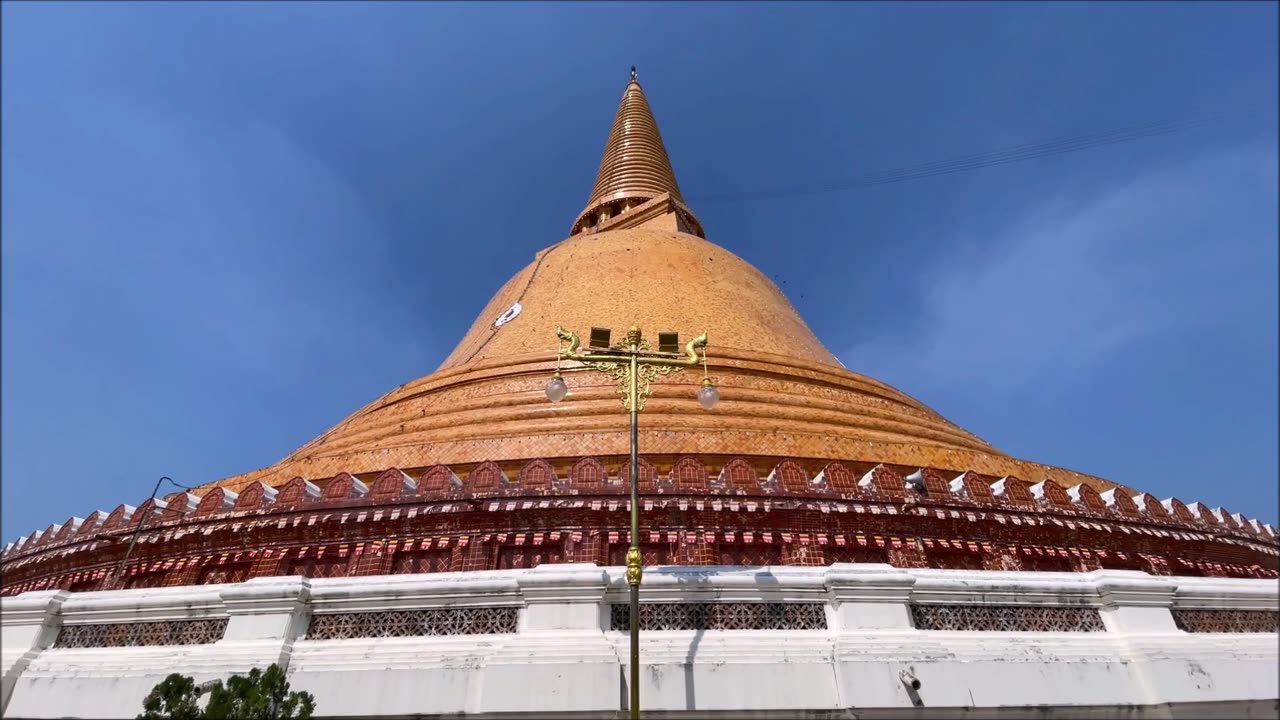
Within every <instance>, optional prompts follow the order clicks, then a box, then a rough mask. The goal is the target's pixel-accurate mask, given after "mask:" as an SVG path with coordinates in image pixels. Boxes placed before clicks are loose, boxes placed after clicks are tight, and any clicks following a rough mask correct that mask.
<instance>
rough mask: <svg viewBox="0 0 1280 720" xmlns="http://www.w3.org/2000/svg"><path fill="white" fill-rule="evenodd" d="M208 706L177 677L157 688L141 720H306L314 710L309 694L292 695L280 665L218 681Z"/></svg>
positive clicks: (185, 679) (189, 682) (191, 683)
mask: <svg viewBox="0 0 1280 720" xmlns="http://www.w3.org/2000/svg"><path fill="white" fill-rule="evenodd" d="M205 689H207V692H208V693H209V702H208V704H207V705H205V707H204V708H203V709H201V708H200V706H199V704H198V703H197V699H198V698H199V696H200V694H201V692H202V690H203V689H202V688H197V687H196V684H195V682H194V681H193V680H192V679H191V678H189V677H186V676H183V675H178V674H177V673H174V674H173V675H170V676H169V677H167V678H165V679H164V681H163V682H161V683H160V684H159V685H156V686H155V688H154V689H152V691H151V693H150V694H149V695H147V697H146V699H145V700H143V702H142V708H143V713H142V714H141V715H139V716H138V720H307V719H308V718H310V717H311V713H312V711H313V710H315V698H313V697H312V695H311V693H308V692H290V691H289V681H288V680H287V679H285V675H284V670H281V669H280V666H279V665H275V664H273V665H271V667H268V668H267V669H266V671H265V672H264V671H262V670H260V669H258V668H254V669H252V670H250V671H249V674H248V675H247V676H245V675H233V676H231V677H230V678H229V679H228V680H227V682H226V684H223V682H222V681H221V680H215V681H214V682H213V683H211V684H210V685H209V686H208V687H207V688H205Z"/></svg>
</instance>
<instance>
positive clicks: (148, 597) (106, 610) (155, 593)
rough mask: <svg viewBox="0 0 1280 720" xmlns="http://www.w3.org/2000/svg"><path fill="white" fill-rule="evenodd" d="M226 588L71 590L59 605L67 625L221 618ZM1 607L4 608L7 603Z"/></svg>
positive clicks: (223, 614) (223, 610) (223, 611)
mask: <svg viewBox="0 0 1280 720" xmlns="http://www.w3.org/2000/svg"><path fill="white" fill-rule="evenodd" d="M227 587H229V586H228V585H195V586H185V587H174V588H147V589H139V590H114V591H113V590H103V591H98V592H87V593H72V594H71V596H70V597H69V598H68V599H67V601H66V602H65V603H64V604H63V606H62V614H63V615H64V616H65V617H64V622H65V623H66V624H68V625H72V624H75V625H81V624H95V623H116V622H164V621H166V620H194V619H199V618H207V617H225V616H226V608H225V607H224V605H223V602H222V595H221V593H222V591H223V589H225V588H227ZM19 597H25V594H24V595H19ZM4 608H5V610H6V611H7V610H8V605H7V604H6V605H5V606H4Z"/></svg>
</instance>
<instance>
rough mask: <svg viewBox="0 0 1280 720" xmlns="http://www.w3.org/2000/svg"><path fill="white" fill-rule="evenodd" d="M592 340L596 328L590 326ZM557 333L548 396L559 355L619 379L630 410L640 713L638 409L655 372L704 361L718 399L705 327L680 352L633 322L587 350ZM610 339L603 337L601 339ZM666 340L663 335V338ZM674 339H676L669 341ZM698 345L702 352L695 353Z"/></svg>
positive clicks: (555, 386)
mask: <svg viewBox="0 0 1280 720" xmlns="http://www.w3.org/2000/svg"><path fill="white" fill-rule="evenodd" d="M592 335H593V340H594V336H595V333H594V331H593V333H592ZM556 337H558V338H560V340H562V341H564V342H567V343H569V346H568V348H564V347H561V348H560V349H559V351H558V352H557V354H556V373H555V376H554V377H552V378H551V380H550V381H549V382H548V383H547V387H546V393H547V399H548V400H550V401H551V402H553V403H558V402H560V401H561V400H563V399H564V397H565V395H567V394H568V392H569V387H568V385H566V384H565V382H564V379H563V378H562V377H561V376H560V360H562V359H564V360H576V361H578V362H581V363H583V364H584V365H587V366H589V367H593V368H595V369H597V370H600V371H602V372H605V373H608V374H609V375H611V376H613V377H614V379H615V380H616V381H617V383H618V394H619V395H620V396H621V399H622V406H623V408H625V409H626V410H627V412H628V413H630V415H631V543H630V546H629V547H628V548H627V584H628V585H629V586H630V588H631V688H630V689H631V694H630V710H631V718H632V720H638V718H639V717H640V576H641V574H642V571H641V565H642V562H641V556H640V544H639V543H640V540H639V538H640V502H639V491H638V488H639V479H640V460H639V454H638V450H637V444H638V442H639V440H638V438H639V431H638V427H639V414H640V410H641V409H642V408H643V407H644V402H645V400H646V399H647V398H648V396H649V385H650V383H652V382H653V381H654V380H655V379H657V377H658V376H659V375H668V374H670V373H673V372H679V371H680V370H683V369H684V368H687V367H696V366H697V365H698V364H699V363H701V364H702V386H701V387H699V388H698V394H697V396H698V402H699V403H700V404H701V405H702V406H703V407H704V408H706V409H708V410H710V409H712V408H714V407H715V406H716V403H717V402H719V401H720V393H719V392H718V391H717V390H716V388H715V386H714V385H713V384H712V383H711V378H710V377H708V375H707V351H706V348H707V334H706V333H705V332H704V333H702V334H701V335H699V336H698V337H696V338H694V339H693V340H691V341H689V343H688V344H686V345H685V351H684V354H683V356H682V355H681V354H680V353H678V352H653V351H651V350H650V347H649V343H648V341H646V340H644V339H643V338H642V337H641V334H640V329H639V328H637V327H635V326H634V325H633V326H632V327H631V329H630V330H628V331H627V336H626V342H625V343H623V344H622V345H615V346H612V347H607V348H589V350H588V352H579V351H578V346H579V344H580V341H579V339H578V336H577V334H576V333H572V332H569V331H567V330H565V329H564V328H562V327H557V328H556ZM607 342H608V341H607V340H606V341H605V343H607ZM664 342H665V341H664ZM672 342H673V344H674V343H675V341H674V340H673V341H672ZM698 350H702V357H701V358H699V357H698Z"/></svg>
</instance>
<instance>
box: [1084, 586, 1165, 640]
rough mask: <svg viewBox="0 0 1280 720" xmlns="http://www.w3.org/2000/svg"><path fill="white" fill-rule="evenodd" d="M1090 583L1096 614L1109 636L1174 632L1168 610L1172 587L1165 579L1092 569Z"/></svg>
mask: <svg viewBox="0 0 1280 720" xmlns="http://www.w3.org/2000/svg"><path fill="white" fill-rule="evenodd" d="M1086 576H1087V577H1088V578H1089V579H1090V580H1092V582H1093V586H1094V589H1095V590H1096V591H1097V593H1098V599H1099V600H1100V601H1101V604H1102V606H1101V607H1100V608H1099V613H1100V614H1101V616H1102V622H1103V624H1105V625H1106V626H1107V630H1108V631H1110V632H1113V633H1125V634H1130V635H1132V634H1140V633H1171V632H1176V631H1177V626H1176V625H1175V623H1174V622H1173V615H1172V614H1171V613H1170V608H1171V607H1173V594H1174V590H1175V589H1176V586H1175V585H1174V584H1173V582H1171V581H1170V580H1169V578H1167V577H1162V576H1154V575H1148V574H1147V573H1144V572H1139V571H1136V570H1095V571H1093V572H1090V573H1086Z"/></svg>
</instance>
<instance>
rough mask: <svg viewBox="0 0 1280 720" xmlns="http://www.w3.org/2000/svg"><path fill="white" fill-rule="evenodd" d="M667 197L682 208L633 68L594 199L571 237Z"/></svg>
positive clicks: (605, 152)
mask: <svg viewBox="0 0 1280 720" xmlns="http://www.w3.org/2000/svg"><path fill="white" fill-rule="evenodd" d="M663 194H670V196H671V199H672V200H674V201H675V202H677V203H681V204H683V203H682V201H681V198H680V186H679V185H677V184H676V176H675V173H673V172H672V171H671V161H670V160H669V159H668V158H667V149H666V148H665V147H664V146H663V145H662V136H661V135H660V134H659V133H658V124H657V123H656V122H654V120H653V113H652V112H651V111H650V110H649V102H648V101H647V100H645V97H644V91H643V90H641V89H640V82H639V81H638V80H636V68H635V66H634V65H632V66H631V80H630V81H629V82H628V83H627V88H626V90H624V91H623V92H622V102H621V103H619V105H618V112H617V114H616V115H614V118H613V127H612V128H611V129H610V130H609V140H608V142H606V143H605V146H604V156H603V157H602V158H601V159H600V169H599V170H598V171H597V172H596V183H595V186H594V187H592V188H591V197H590V199H588V200H587V206H586V209H584V210H583V211H582V213H581V214H580V215H579V216H578V217H577V219H576V220H574V223H573V229H572V231H571V232H570V234H577V233H579V232H582V231H583V230H586V229H589V228H591V227H594V226H596V225H598V224H600V223H601V222H603V221H604V220H606V219H608V218H611V217H616V216H617V215H619V214H621V213H624V212H626V211H627V210H630V209H631V208H633V207H636V206H638V205H640V204H642V203H645V202H647V201H649V200H652V199H654V198H656V197H658V196H660V195H663ZM686 212H687V209H686Z"/></svg>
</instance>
